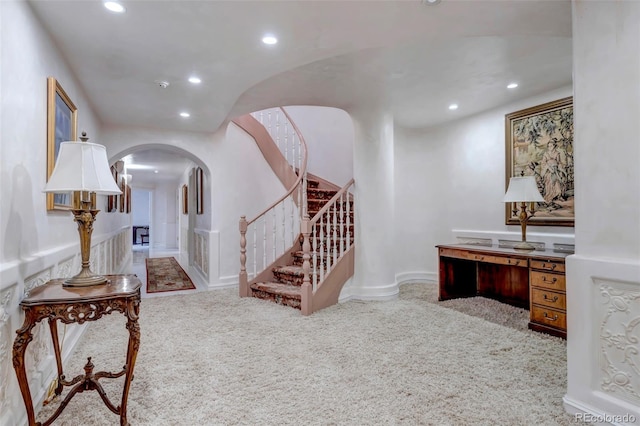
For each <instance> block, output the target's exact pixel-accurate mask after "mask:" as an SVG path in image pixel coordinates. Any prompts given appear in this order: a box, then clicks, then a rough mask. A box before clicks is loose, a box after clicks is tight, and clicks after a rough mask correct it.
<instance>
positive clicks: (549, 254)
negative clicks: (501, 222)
mask: <svg viewBox="0 0 640 426" xmlns="http://www.w3.org/2000/svg"><path fill="white" fill-rule="evenodd" d="M436 247H437V248H447V249H455V250H467V251H474V252H479V253H491V254H502V255H509V256H521V257H523V258H534V259H535V258H540V259H551V258H556V259H564V258H566V257H567V256H569V255H570V254H571V253H565V252H559V251H554V250H544V251H543V250H534V251H521V250H515V249H513V248H508V247H499V246H496V245H493V246H481V245H475V244H439V245H437V246H436Z"/></svg>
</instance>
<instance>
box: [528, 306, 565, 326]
mask: <svg viewBox="0 0 640 426" xmlns="http://www.w3.org/2000/svg"><path fill="white" fill-rule="evenodd" d="M531 321H532V322H535V323H538V324H544V325H547V326H549V327H555V328H559V329H562V330H566V329H567V314H565V313H564V312H560V311H556V310H554V309H550V308H544V307H541V306H532V307H531Z"/></svg>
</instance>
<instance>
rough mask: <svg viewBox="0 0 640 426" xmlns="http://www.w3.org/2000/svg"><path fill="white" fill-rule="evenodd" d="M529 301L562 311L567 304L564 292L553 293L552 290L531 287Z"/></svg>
mask: <svg viewBox="0 0 640 426" xmlns="http://www.w3.org/2000/svg"><path fill="white" fill-rule="evenodd" d="M531 303H533V304H536V305H542V306H547V307H549V308H555V309H561V310H563V311H564V310H565V309H566V306H567V296H566V295H565V294H564V293H554V292H552V291H547V290H544V289H540V288H534V287H532V288H531Z"/></svg>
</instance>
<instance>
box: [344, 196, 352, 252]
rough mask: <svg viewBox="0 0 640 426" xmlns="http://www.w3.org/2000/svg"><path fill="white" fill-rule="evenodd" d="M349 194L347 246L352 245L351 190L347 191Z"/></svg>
mask: <svg viewBox="0 0 640 426" xmlns="http://www.w3.org/2000/svg"><path fill="white" fill-rule="evenodd" d="M345 194H347V238H346V241H347V248H349V247H351V197H350V196H349V191H348V190H347V191H346V192H345Z"/></svg>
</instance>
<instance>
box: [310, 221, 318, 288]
mask: <svg viewBox="0 0 640 426" xmlns="http://www.w3.org/2000/svg"><path fill="white" fill-rule="evenodd" d="M311 236H312V238H313V241H312V245H313V255H312V256H313V257H312V265H313V269H312V271H313V291H316V290H317V288H318V234H317V233H316V224H315V223H314V224H313V232H311Z"/></svg>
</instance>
